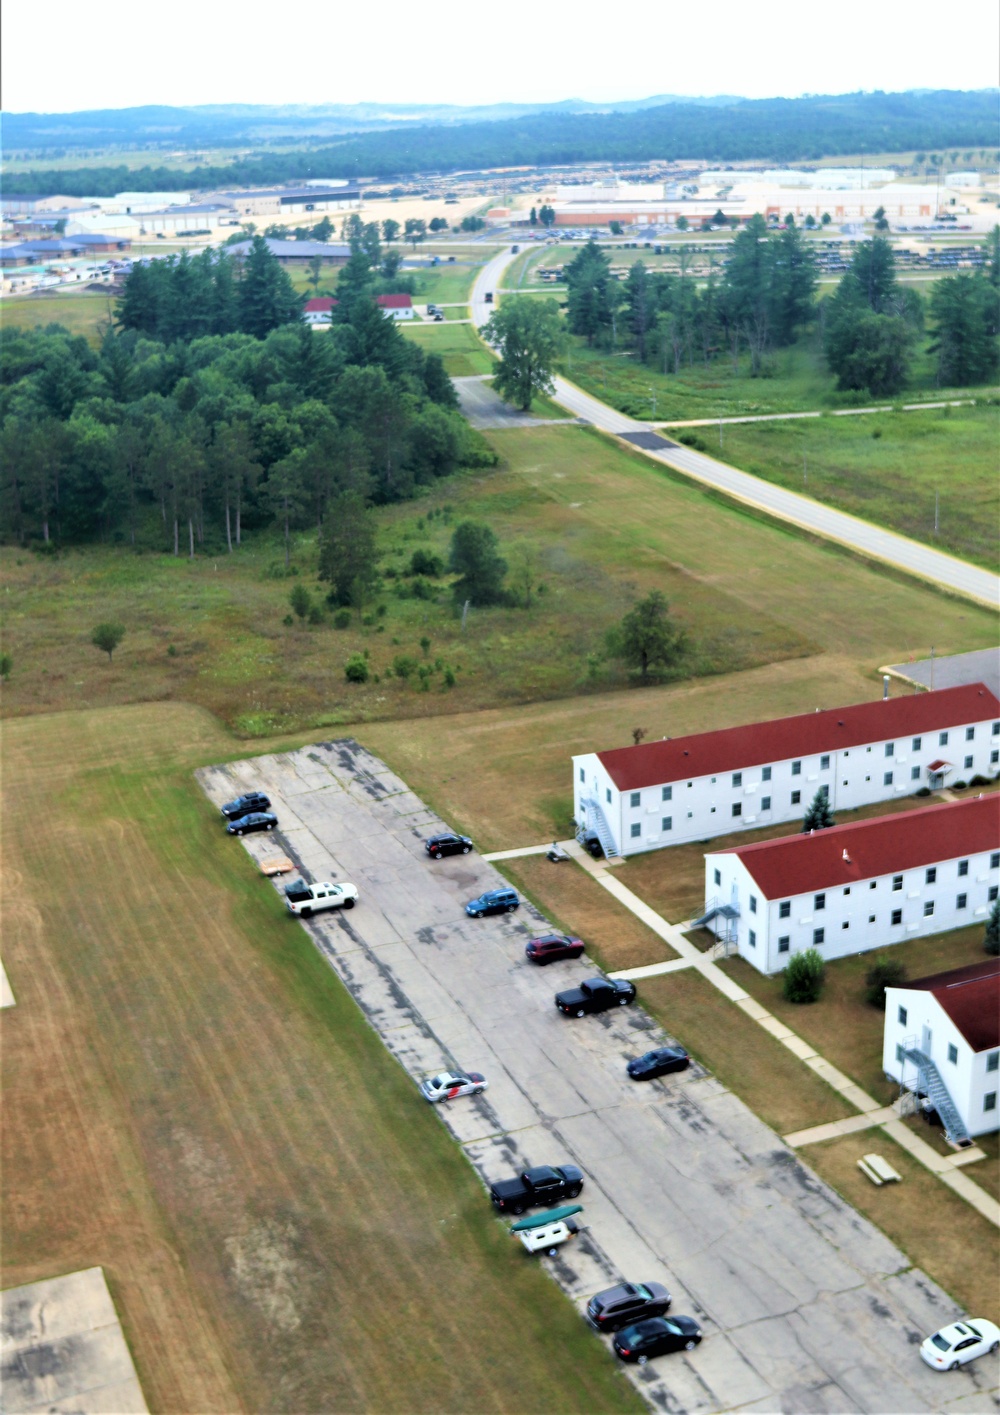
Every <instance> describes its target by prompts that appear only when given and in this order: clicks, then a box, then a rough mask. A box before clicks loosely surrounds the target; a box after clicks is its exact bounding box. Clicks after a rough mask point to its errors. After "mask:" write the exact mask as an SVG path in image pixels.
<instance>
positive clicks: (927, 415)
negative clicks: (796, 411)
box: [700, 404, 1000, 569]
mask: <svg viewBox="0 0 1000 1415" xmlns="http://www.w3.org/2000/svg"><path fill="white" fill-rule="evenodd" d="M998 427H1000V424H998V418H997V409H996V407H994V406H991V405H989V404H984V405H980V406H978V407H974V408H973V407H965V408H944V409H939V410H936V411H928V412H912V413H903V412H898V413H887V414H880V415H877V416H867V417H853V418H832V417H826V418H819V419H809V420H808V421H802V422H787V423H785V422H777V423H751V424H745V423H744V424H738V425H736V426H730V427H726V428H725V429H724V432H723V440H724V450H723V451H722V452H721V454H720V455H721V456H722V457H723V458H724V459H725V460H726V461H727V462H732V463H733V464H734V465H735V466H738V467H743V468H745V469H746V470H747V471H749V472H753V473H754V474H755V475H756V476H759V477H764V478H765V479H766V480H767V481H772V482H775V483H777V484H778V485H780V486H785V487H790V488H791V489H792V490H794V491H802V492H805V493H806V494H807V495H808V496H812V497H814V498H815V499H816V500H817V501H823V502H826V503H828V504H829V505H831V506H836V507H838V508H839V509H840V510H843V511H850V512H852V513H853V514H854V515H856V516H862V517H864V519H865V520H867V521H875V522H877V523H878V524H879V525H882V526H889V527H891V529H892V530H895V531H900V532H902V533H903V534H904V535H907V536H912V537H913V538H914V539H915V540H921V541H925V542H927V544H929V545H936V546H939V547H940V548H941V549H942V550H947V551H950V552H951V553H952V554H953V555H958V556H961V557H962V559H964V560H971V561H974V562H975V563H976V564H979V565H985V566H986V567H987V568H988V569H995V568H996V566H997V525H998V522H1000V478H998V476H997V436H998ZM700 432H701V433H702V434H703V435H704V436H705V437H706V440H707V442H708V445H709V447H710V450H712V451H713V452H714V451H716V447H715V443H716V441H717V434H716V433H715V432H714V430H713V429H711V428H703V429H700ZM935 496H937V498H938V521H939V530H938V532H937V533H935V530H934V508H935Z"/></svg>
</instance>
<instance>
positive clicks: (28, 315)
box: [3, 290, 116, 344]
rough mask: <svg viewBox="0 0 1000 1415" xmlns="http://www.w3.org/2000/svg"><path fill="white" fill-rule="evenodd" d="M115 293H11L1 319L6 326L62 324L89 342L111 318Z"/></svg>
mask: <svg viewBox="0 0 1000 1415" xmlns="http://www.w3.org/2000/svg"><path fill="white" fill-rule="evenodd" d="M115 299H116V296H115V294H114V293H108V292H105V291H103V290H70V291H67V292H65V293H63V292H61V291H60V293H59V294H56V295H49V294H45V295H12V296H8V297H7V298H5V299H4V302H3V323H4V325H5V327H6V328H8V329H44V328H45V327H46V325H49V324H61V325H62V326H63V328H64V329H68V330H69V332H70V333H71V334H82V335H83V337H84V338H85V339H89V340H90V342H91V343H92V344H97V343H99V342H100V339H101V335H102V334H103V332H104V330H105V329H106V328H107V326H108V321H109V320H110V319H113V318H114V310H115Z"/></svg>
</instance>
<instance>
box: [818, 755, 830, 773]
mask: <svg viewBox="0 0 1000 1415" xmlns="http://www.w3.org/2000/svg"><path fill="white" fill-rule="evenodd" d="M819 769H820V771H829V770H830V758H829V756H826V755H824V756H822V757H820V759H819Z"/></svg>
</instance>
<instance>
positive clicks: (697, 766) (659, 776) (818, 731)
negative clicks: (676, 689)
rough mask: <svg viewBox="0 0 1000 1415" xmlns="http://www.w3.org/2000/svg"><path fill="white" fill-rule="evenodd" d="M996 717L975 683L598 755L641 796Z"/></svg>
mask: <svg viewBox="0 0 1000 1415" xmlns="http://www.w3.org/2000/svg"><path fill="white" fill-rule="evenodd" d="M997 717H1000V702H998V701H997V699H996V698H995V697H994V696H993V694H992V693H991V692H990V690H989V688H987V687H986V686H985V685H984V684H982V683H971V684H965V685H963V686H962V687H960V688H942V689H941V690H940V691H939V692H936V693H911V694H908V695H907V696H906V697H900V698H885V699H883V698H877V699H875V701H874V702H867V703H856V704H855V705H854V706H853V707H843V708H829V709H827V710H826V711H824V712H807V713H802V714H801V715H800V716H797V717H779V718H775V719H774V720H773V721H771V722H754V723H751V724H750V725H749V726H747V727H726V728H723V729H722V730H721V731H719V732H698V733H695V734H694V735H693V736H691V737H676V738H674V739H673V740H670V739H667V740H665V741H662V742H642V743H640V745H639V746H638V747H618V748H616V749H615V750H613V751H610V752H598V753H597V756H598V758H599V760H600V761H601V763H602V764H603V766H604V768H605V770H606V771H607V773H608V775H609V776H610V777H611V780H612V781H613V782H614V783H615V785H616V786H617V787H618V790H619V791H636V790H638V789H639V788H640V787H642V786H659V785H661V784H665V783H667V782H674V781H684V780H690V779H691V778H692V777H695V776H714V775H716V774H718V773H719V772H725V771H739V770H740V769H741V768H743V767H751V766H757V765H760V764H764V763H771V762H780V761H787V760H788V759H789V758H795V757H810V756H815V755H816V754H817V753H819V752H835V751H841V750H843V748H845V747H847V748H850V747H862V746H865V745H867V744H868V743H870V742H887V741H893V740H894V739H895V738H897V737H898V738H900V739H901V740H902V739H904V738H907V737H916V736H920V735H921V734H923V733H925V732H940V731H944V730H946V729H947V728H949V727H961V726H964V725H965V724H966V723H972V722H983V721H985V720H986V719H987V718H997Z"/></svg>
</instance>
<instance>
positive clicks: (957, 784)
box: [951, 781, 967, 791]
mask: <svg viewBox="0 0 1000 1415" xmlns="http://www.w3.org/2000/svg"><path fill="white" fill-rule="evenodd" d="M966 785H967V783H966V782H964V781H953V782H952V783H951V789H952V790H953V791H964V790H965V788H966Z"/></svg>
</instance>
